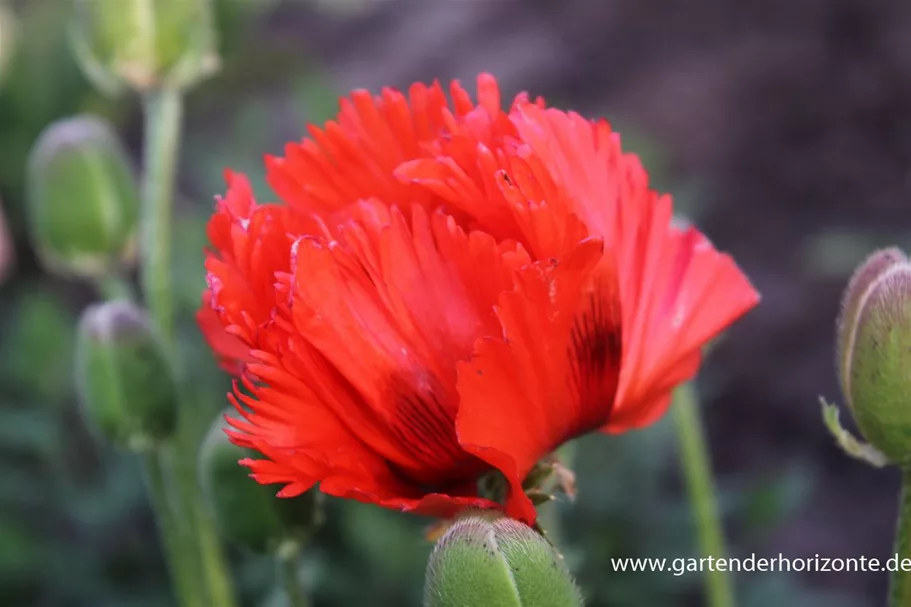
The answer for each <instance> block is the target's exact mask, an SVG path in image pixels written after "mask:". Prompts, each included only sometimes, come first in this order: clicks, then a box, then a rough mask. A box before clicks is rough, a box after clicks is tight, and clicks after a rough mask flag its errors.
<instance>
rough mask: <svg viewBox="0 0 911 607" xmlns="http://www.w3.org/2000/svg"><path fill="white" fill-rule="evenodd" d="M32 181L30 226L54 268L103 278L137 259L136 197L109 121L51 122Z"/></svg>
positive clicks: (36, 151)
mask: <svg viewBox="0 0 911 607" xmlns="http://www.w3.org/2000/svg"><path fill="white" fill-rule="evenodd" d="M27 177H28V181H27V184H26V185H27V188H28V209H27V210H28V220H29V229H30V232H31V236H32V240H33V243H34V246H35V249H36V251H37V252H38V255H39V256H40V257H41V260H42V262H43V263H44V264H45V265H46V266H47V268H48V269H49V270H51V271H54V272H57V273H60V274H63V275H70V276H80V277H84V278H99V277H102V276H105V275H106V274H109V273H111V272H112V271H113V270H115V269H116V268H118V267H119V266H123V265H126V264H128V263H130V262H132V261H133V258H134V257H135V248H136V247H135V241H136V230H137V222H138V217H139V192H138V189H137V186H136V178H135V174H134V171H133V167H132V165H131V164H130V161H129V158H128V157H127V154H126V151H125V150H124V148H123V145H122V144H121V142H120V140H119V138H118V137H117V135H116V133H115V132H114V130H113V128H112V127H111V126H110V125H109V124H108V123H107V122H105V121H104V120H102V119H101V118H97V117H94V116H87V115H86V116H76V117H72V118H65V119H62V120H58V121H57V122H54V123H52V124H51V125H49V126H48V127H47V128H45V130H44V131H43V132H42V133H41V135H40V136H39V137H38V140H37V142H36V143H35V145H34V147H33V148H32V152H31V156H30V158H29V165H28V175H27Z"/></svg>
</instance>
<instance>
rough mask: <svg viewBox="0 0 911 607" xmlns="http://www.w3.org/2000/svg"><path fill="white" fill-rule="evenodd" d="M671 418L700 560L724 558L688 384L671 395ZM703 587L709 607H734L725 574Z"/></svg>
mask: <svg viewBox="0 0 911 607" xmlns="http://www.w3.org/2000/svg"><path fill="white" fill-rule="evenodd" d="M674 416H675V419H676V423H677V436H678V440H679V443H680V457H681V459H682V462H683V474H684V476H685V477H686V484H687V488H688V490H689V496H690V503H691V504H692V508H693V513H694V516H695V519H696V520H695V523H696V530H697V534H698V540H699V550H700V552H701V553H702V556H703V557H714V558H715V559H720V558H725V555H726V550H725V542H724V532H723V530H722V525H721V518H720V517H719V515H718V507H717V504H716V503H715V487H714V482H713V479H712V469H711V464H710V462H709V454H708V448H707V446H706V442H705V435H704V433H703V430H702V421H701V420H700V416H699V406H698V403H697V397H696V390H695V388H694V387H693V386H692V385H691V384H685V385H683V386H680V387H679V388H677V390H676V392H675V394H674ZM704 583H705V594H706V597H707V599H708V603H707V604H708V605H709V606H710V607H733V606H734V604H735V601H734V588H733V585H732V583H731V577H730V576H729V574H728V573H726V572H723V571H719V570H718V569H717V568H716V569H713V570H707V571H706V572H705V580H704Z"/></svg>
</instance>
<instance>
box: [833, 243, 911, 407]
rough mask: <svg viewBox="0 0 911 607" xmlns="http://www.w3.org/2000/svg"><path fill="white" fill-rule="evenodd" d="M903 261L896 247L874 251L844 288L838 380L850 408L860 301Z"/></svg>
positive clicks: (839, 319)
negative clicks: (879, 280)
mask: <svg viewBox="0 0 911 607" xmlns="http://www.w3.org/2000/svg"><path fill="white" fill-rule="evenodd" d="M904 261H907V258H906V257H905V254H904V253H902V252H901V251H900V250H899V249H897V248H895V247H892V248H888V249H882V250H879V251H876V252H874V253H873V254H871V255H870V256H868V257H867V258H866V259H865V260H864V261H863V263H861V264H860V266H858V268H857V270H855V271H854V275H853V276H852V277H851V280H850V281H849V282H848V286H847V288H845V292H844V295H843V296H842V300H841V313H840V314H839V316H838V324H837V326H838V335H837V339H838V343H837V350H836V351H837V353H838V361H837V362H838V377H839V380H840V381H841V389H842V392H843V393H844V395H845V398H846V399H847V400H848V404H849V405H850V403H851V386H850V375H851V373H850V365H851V352H852V342H853V340H854V337H855V331H856V329H857V319H858V315H859V312H860V304H861V301H862V300H863V299H864V296H865V295H866V294H867V293H868V291H869V289H870V286H871V285H872V284H873V282H874V281H876V279H878V278H879V277H880V276H881V275H882V274H883V273H884V272H886V271H888V270H889V268H891V267H892V266H894V265H895V264H898V263H901V262H904Z"/></svg>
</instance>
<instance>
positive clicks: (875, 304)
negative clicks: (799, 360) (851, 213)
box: [838, 249, 911, 464]
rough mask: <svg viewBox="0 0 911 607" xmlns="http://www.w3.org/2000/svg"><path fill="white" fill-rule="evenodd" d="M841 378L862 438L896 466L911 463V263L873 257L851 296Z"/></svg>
mask: <svg viewBox="0 0 911 607" xmlns="http://www.w3.org/2000/svg"><path fill="white" fill-rule="evenodd" d="M838 360H839V375H840V380H841V384H842V389H843V391H844V394H845V399H846V400H847V401H848V404H849V406H850V407H851V411H852V413H853V414H854V419H855V420H856V421H857V425H858V427H859V428H860V431H861V433H862V434H863V435H864V437H865V438H866V439H867V441H869V442H870V444H871V445H872V447H873V448H875V449H876V450H878V451H880V452H881V453H883V454H884V455H885V456H886V457H887V458H888V459H889V460H890V461H893V462H896V463H899V464H905V463H908V462H911V374H909V373H908V369H909V368H911V262H908V260H907V258H906V257H905V256H904V254H903V253H902V252H901V251H899V250H897V249H886V250H883V251H879V252H877V253H874V254H873V255H872V256H870V257H869V258H868V259H867V261H866V262H864V263H863V264H862V265H861V267H860V268H859V269H858V271H857V272H856V273H855V275H854V277H853V278H852V280H851V282H850V283H849V285H848V288H847V290H846V291H845V296H844V300H843V305H842V314H841V317H840V318H839V324H838Z"/></svg>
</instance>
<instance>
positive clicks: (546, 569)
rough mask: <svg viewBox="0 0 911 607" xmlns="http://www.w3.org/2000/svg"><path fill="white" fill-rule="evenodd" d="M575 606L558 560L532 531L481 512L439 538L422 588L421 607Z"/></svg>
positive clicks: (578, 601) (576, 597)
mask: <svg viewBox="0 0 911 607" xmlns="http://www.w3.org/2000/svg"><path fill="white" fill-rule="evenodd" d="M468 605H484V606H485V607H579V606H580V605H582V596H581V594H580V592H579V589H578V588H577V587H576V585H575V583H574V582H573V580H572V577H571V576H570V574H569V572H568V571H567V569H566V565H565V564H564V562H563V558H562V557H561V556H560V555H559V554H558V553H557V551H556V550H555V549H554V547H553V546H552V545H551V544H550V543H549V542H548V541H547V539H545V538H544V537H543V536H542V535H541V534H539V533H538V532H537V531H535V530H533V529H531V528H530V527H528V526H527V525H525V524H523V523H520V522H519V521H516V520H513V519H510V518H505V517H499V516H496V515H495V516H493V517H492V516H491V515H486V514H478V515H472V516H468V517H466V518H462V519H460V520H458V521H456V522H455V523H454V524H453V525H452V527H450V529H449V530H448V531H447V532H446V533H445V535H443V537H442V538H440V541H439V542H437V545H436V547H435V548H434V550H433V554H431V556H430V562H429V563H428V565H427V577H426V583H425V587H424V606H425V607H466V606H468Z"/></svg>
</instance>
